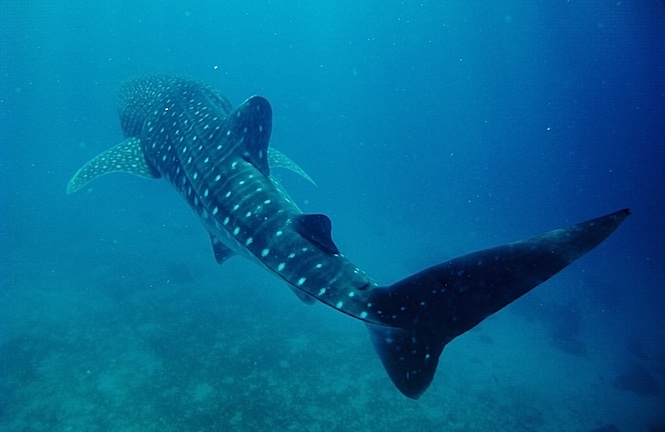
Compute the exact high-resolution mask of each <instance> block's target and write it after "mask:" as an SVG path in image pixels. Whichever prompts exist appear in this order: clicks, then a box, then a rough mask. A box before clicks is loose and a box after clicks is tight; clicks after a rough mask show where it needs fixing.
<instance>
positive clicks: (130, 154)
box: [67, 138, 160, 195]
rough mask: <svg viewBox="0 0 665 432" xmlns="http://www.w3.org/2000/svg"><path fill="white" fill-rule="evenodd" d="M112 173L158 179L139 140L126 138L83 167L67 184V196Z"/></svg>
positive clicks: (157, 174)
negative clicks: (124, 173)
mask: <svg viewBox="0 0 665 432" xmlns="http://www.w3.org/2000/svg"><path fill="white" fill-rule="evenodd" d="M112 172H126V173H130V174H135V175H137V176H141V177H146V178H159V177H160V175H159V173H157V171H155V170H154V169H153V168H151V167H150V165H148V162H147V161H146V160H145V157H144V156H143V149H142V148H141V140H140V139H138V138H127V139H126V140H124V141H122V142H121V143H120V144H118V145H116V146H115V147H111V148H110V149H108V150H106V151H105V152H103V153H101V154H99V155H97V156H95V157H94V158H93V159H92V160H90V161H89V162H88V163H87V164H85V165H83V168H81V169H80V170H78V172H77V173H76V174H74V177H72V179H71V180H70V181H69V183H68V184H67V195H69V194H72V193H74V192H76V191H77V190H79V189H81V188H82V187H83V186H85V185H86V184H87V183H89V182H91V181H93V180H94V179H96V178H97V177H100V176H103V175H104V174H108V173H112Z"/></svg>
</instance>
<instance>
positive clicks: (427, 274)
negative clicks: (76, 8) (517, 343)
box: [67, 76, 629, 399]
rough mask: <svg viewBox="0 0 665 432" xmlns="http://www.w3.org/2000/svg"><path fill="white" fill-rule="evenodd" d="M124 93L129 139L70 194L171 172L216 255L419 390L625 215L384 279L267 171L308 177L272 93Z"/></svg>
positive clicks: (157, 84) (84, 173)
mask: <svg viewBox="0 0 665 432" xmlns="http://www.w3.org/2000/svg"><path fill="white" fill-rule="evenodd" d="M118 100H119V111H120V122H121V126H122V129H123V132H124V134H125V136H126V140H125V141H123V142H122V143H120V144H118V145H117V146H116V147H114V148H113V149H111V150H108V151H107V152H105V153H102V154H101V155H100V156H98V157H97V158H95V159H93V160H92V161H90V162H89V163H88V164H86V166H84V167H83V168H82V169H81V170H79V172H78V173H77V174H76V175H75V176H74V178H73V179H72V180H71V181H70V183H69V185H68V188H67V191H68V193H72V192H74V191H76V190H78V189H80V188H81V187H83V186H84V185H85V184H87V183H88V182H89V181H91V180H93V179H94V178H96V177H98V176H100V175H103V174H105V173H107V172H113V171H125V172H131V173H134V174H138V175H141V176H143V177H152V178H159V177H163V178H165V179H166V180H167V181H169V182H170V183H171V184H172V186H173V187H174V188H175V189H176V190H177V191H178V192H179V193H180V195H181V196H182V197H183V198H184V199H185V200H186V201H187V203H188V204H189V205H190V207H191V208H192V209H193V210H194V212H195V213H196V214H197V215H198V217H199V219H200V220H201V222H202V223H203V225H204V226H205V228H206V230H207V231H208V233H209V234H210V237H211V240H212V245H213V251H214V254H215V258H216V259H217V261H218V262H220V263H222V262H224V261H225V260H226V259H227V258H228V257H230V256H233V255H236V254H237V255H241V256H244V257H246V258H249V259H250V260H252V261H254V262H256V263H258V264H259V265H261V266H263V267H264V268H266V269H267V270H269V271H270V272H272V273H273V274H275V275H276V276H277V277H279V278H280V279H282V280H283V281H284V282H286V283H287V284H288V285H289V286H290V287H291V288H292V289H293V290H294V292H296V293H297V294H298V296H299V297H300V298H301V299H302V300H303V301H305V302H311V301H316V300H318V301H320V302H322V303H324V304H327V305H328V306H330V307H332V308H334V309H336V310H339V311H340V312H343V313H345V314H347V315H350V316H352V317H354V318H357V319H359V320H362V321H363V322H365V323H366V325H367V327H368V329H369V331H370V335H371V340H372V343H373V344H374V347H375V349H376V351H377V353H378V355H379V357H380V358H381V361H382V363H383V365H384V367H385V368H386V371H387V373H388V375H389V376H390V378H391V379H392V381H393V383H394V384H395V385H396V386H397V388H398V389H399V390H400V391H401V392H402V393H404V394H405V395H406V396H408V397H411V398H414V399H415V398H418V397H420V395H422V393H423V392H424V391H425V390H426V389H427V387H428V386H429V384H430V383H431V381H432V379H433V376H434V372H435V370H436V366H437V364H438V360H439V356H440V355H441V352H442V350H443V348H444V346H445V345H446V344H447V343H448V342H450V341H451V340H452V339H453V338H455V337H457V336H459V335H460V334H462V333H464V332H466V331H467V330H469V329H471V328H472V327H474V326H475V325H477V324H478V323H479V322H481V321H482V320H483V319H484V318H486V317H487V316H489V315H491V314H492V313H494V312H496V311H498V310H500V309H501V308H503V307H504V306H506V305H507V304H509V303H510V302H512V301H513V300H515V299H517V298H518V297H520V296H521V295H523V294H525V293H526V292H528V291H530V290H531V289H533V288H534V287H535V286H537V285H539V284H540V283H542V282H544V281H545V280H547V279H548V278H550V277H551V276H553V275H554V274H556V273H557V272H559V271H560V270H561V269H563V268H564V267H566V266H567V265H568V264H570V263H571V262H573V261H574V260H575V259H577V258H579V257H580V256H582V255H584V254H585V253H586V252H588V251H589V250H591V249H592V248H594V247H595V246H596V245H598V244H599V243H600V242H602V241H603V240H604V239H605V238H606V237H607V236H609V235H610V233H612V232H613V231H614V229H616V228H617V227H618V226H619V224H621V222H623V220H624V219H625V218H626V217H627V216H628V214H629V211H628V210H621V211H618V212H615V213H611V214H609V215H606V216H603V217H600V218H597V219H593V220H591V221H588V222H584V223H581V224H577V225H573V226H571V227H568V228H564V229H559V230H555V231H551V232H549V233H545V234H542V235H540V236H536V237H532V238H529V239H526V240H522V241H519V242H515V243H511V244H508V245H504V246H499V247H497V248H493V249H488V250H484V251H480V252H475V253H473V254H469V255H466V256H463V257H459V258H456V259H454V260H451V261H448V262H445V263H442V264H439V265H437V266H434V267H431V268H429V269H426V270H423V271H422V272H419V273H417V274H415V275H412V276H410V277H407V278H405V279H403V280H401V281H398V282H397V283H395V284H393V285H391V286H387V287H380V286H377V284H376V283H375V282H374V281H373V280H372V279H370V278H369V277H368V276H367V275H365V273H364V272H362V271H361V270H360V269H359V268H358V267H356V266H355V265H354V264H353V263H351V262H350V261H349V260H348V259H346V258H345V257H344V255H342V254H341V253H340V252H339V251H338V249H337V247H336V246H335V244H334V243H333V241H332V238H331V235H330V230H331V228H330V226H331V225H330V220H329V219H328V218H327V217H326V216H324V215H305V214H303V213H302V212H301V211H300V210H299V209H298V207H297V206H296V205H295V204H294V203H293V201H292V200H291V198H290V197H289V196H288V194H287V193H286V191H285V190H284V189H283V188H282V187H281V186H280V185H279V184H278V183H276V182H275V181H274V180H273V179H272V178H271V174H270V169H271V161H272V162H273V166H274V165H281V166H287V167H289V168H291V169H293V170H294V171H296V172H299V173H300V174H301V175H303V174H304V177H305V178H308V176H307V175H306V174H305V173H304V171H302V170H300V169H299V167H298V169H294V166H295V167H297V165H295V164H294V163H293V162H292V161H290V159H288V158H282V157H280V154H276V153H272V156H271V150H270V149H269V146H268V144H269V140H270V134H271V130H272V109H271V107H270V104H269V103H268V101H267V100H265V99H263V98H261V97H259V96H254V97H251V98H249V99H247V100H246V101H245V102H244V103H242V104H241V105H240V106H239V107H237V108H236V109H235V110H232V108H231V104H230V103H229V102H228V101H227V100H226V99H225V98H224V97H223V96H222V95H221V94H219V93H218V92H217V91H216V90H214V89H213V88H211V87H209V86H207V85H205V84H202V83H199V82H196V81H193V80H190V79H185V78H181V77H173V76H152V77H147V78H141V79H137V80H133V81H129V82H127V83H126V84H124V85H123V86H122V87H121V88H120V90H119V93H118ZM275 155H277V156H275ZM291 164H292V165H291ZM289 165H291V166H289Z"/></svg>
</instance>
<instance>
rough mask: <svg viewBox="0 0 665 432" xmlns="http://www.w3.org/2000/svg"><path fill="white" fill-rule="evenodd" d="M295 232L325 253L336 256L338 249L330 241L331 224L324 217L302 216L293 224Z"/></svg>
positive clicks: (320, 215) (315, 215) (316, 215)
mask: <svg viewBox="0 0 665 432" xmlns="http://www.w3.org/2000/svg"><path fill="white" fill-rule="evenodd" d="M294 226H295V230H296V232H298V234H300V235H301V236H303V237H304V238H306V239H307V240H309V241H311V242H312V243H314V244H315V245H317V246H319V247H320V248H321V249H323V250H324V251H326V252H329V253H331V254H338V253H339V249H337V246H335V243H333V240H332V235H331V231H332V223H331V222H330V219H329V218H328V216H326V215H322V214H303V215H300V216H298V217H297V218H296V220H295V222H294Z"/></svg>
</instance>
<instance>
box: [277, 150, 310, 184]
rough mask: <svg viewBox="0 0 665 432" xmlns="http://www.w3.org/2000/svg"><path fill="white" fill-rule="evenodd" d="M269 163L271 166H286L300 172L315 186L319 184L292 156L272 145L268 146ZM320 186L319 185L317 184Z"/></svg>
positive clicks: (299, 173) (297, 172)
mask: <svg viewBox="0 0 665 432" xmlns="http://www.w3.org/2000/svg"><path fill="white" fill-rule="evenodd" d="M268 165H270V168H286V169H288V170H291V171H293V172H294V173H296V174H298V175H299V176H301V177H302V178H304V179H305V180H307V181H308V182H310V183H311V184H313V185H314V186H317V184H316V183H315V182H314V180H312V178H311V177H310V176H309V174H307V173H306V172H305V170H304V169H302V168H300V166H299V165H298V164H297V163H295V162H294V161H293V160H291V158H289V157H288V156H287V155H285V154H284V153H282V152H280V151H279V150H277V149H276V148H273V147H270V148H268ZM317 187H318V186H317Z"/></svg>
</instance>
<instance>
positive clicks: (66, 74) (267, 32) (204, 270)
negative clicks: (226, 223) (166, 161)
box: [0, 0, 665, 431]
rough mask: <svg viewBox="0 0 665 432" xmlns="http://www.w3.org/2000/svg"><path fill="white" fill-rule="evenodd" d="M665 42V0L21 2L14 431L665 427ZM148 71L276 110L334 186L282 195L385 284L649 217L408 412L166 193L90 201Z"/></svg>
mask: <svg viewBox="0 0 665 432" xmlns="http://www.w3.org/2000/svg"><path fill="white" fill-rule="evenodd" d="M225 3H228V4H225ZM323 3H325V4H323ZM664 22H665V4H663V2H659V1H643V2H592V3H588V4H587V3H585V2H566V3H562V2H538V3H533V2H529V3H525V2H517V1H514V0H513V1H510V0H503V1H499V2H492V4H491V5H490V4H487V2H475V1H472V2H457V3H445V2H440V1H425V2H401V3H398V2H384V1H381V2H379V1H367V2H360V3H359V2H357V1H353V2H352V1H347V0H342V1H336V2H302V3H301V4H298V3H296V2H280V1H277V0H252V1H243V2H215V1H208V2H204V1H200V2H192V3H191V4H187V2H172V3H168V2H147V1H143V0H138V1H110V2H103V3H99V2H82V1H70V2H61V3H56V2H48V1H31V2H8V1H5V2H3V3H2V4H0V38H1V39H0V76H1V77H2V78H1V79H0V86H1V87H0V88H1V89H2V93H1V94H0V139H1V142H0V176H1V177H0V180H1V183H0V184H1V186H0V194H1V196H0V202H1V204H0V206H1V207H0V218H1V219H0V226H1V232H0V248H1V249H0V252H1V253H2V261H1V263H0V284H1V285H0V430H2V431H5V430H6V431H42V430H43V431H78V430H80V431H89V430H123V431H130V430H136V431H149V430H155V431H175V430H270V431H273V430H293V431H302V430H307V431H324V430H325V431H328V430H340V431H341V430H354V431H357V430H402V431H407V430H409V431H420V430H427V429H429V430H449V431H468V430H473V431H475V430H492V431H497V430H501V431H532V430H542V431H560V430H579V431H594V430H606V431H613V430H620V431H649V430H650V431H660V430H664V428H665V414H663V413H664V412H665V411H664V410H663V409H662V407H663V406H665V394H664V392H665V367H664V366H663V365H665V348H663V347H665V318H664V316H665V314H664V312H665V293H664V289H663V287H664V286H665V272H664V271H663V268H664V265H665V264H664V262H663V261H664V258H665V248H664V247H663V246H662V240H663V229H664V228H665V226H664V223H663V220H665V200H663V198H662V197H663V193H664V192H665V169H664V168H665V79H664V78H663V77H665V43H664V41H665V25H663V23H664ZM150 73H177V74H182V75H188V76H191V77H194V78H196V79H199V80H202V81H205V82H207V83H210V84H211V85H214V86H215V87H217V88H218V89H219V90H220V91H221V92H222V93H224V94H225V95H226V96H227V97H228V98H229V99H230V100H231V101H232V102H233V103H234V104H235V105H237V104H239V103H241V102H242V101H243V100H244V99H245V98H247V97H249V96H251V95H253V94H260V95H262V96H264V97H266V98H267V99H268V100H269V101H270V102H271V104H272V106H273V110H274V116H275V117H274V128H273V137H272V141H271V143H272V145H274V146H275V147H276V148H278V149H280V150H281V151H283V152H284V153H286V154H287V155H289V156H290V157H291V158H292V159H294V160H296V161H297V162H298V163H299V164H300V165H301V166H302V167H303V168H304V169H305V170H306V171H308V172H309V173H310V175H312V177H313V178H314V180H315V181H316V182H317V184H318V187H317V188H315V187H313V186H312V185H310V184H308V183H307V182H305V181H303V180H302V179H300V178H298V177H297V176H295V175H293V174H291V173H288V172H278V173H277V175H278V176H279V177H280V179H281V181H282V182H283V184H284V185H285V186H286V187H287V188H288V190H289V191H290V193H291V195H292V196H293V197H294V198H295V199H296V201H297V203H298V205H299V206H300V207H301V208H302V209H303V210H304V211H306V212H321V213H325V214H327V215H329V216H330V217H331V219H332V220H333V236H334V239H335V242H336V244H337V245H338V246H339V248H340V249H341V250H342V251H343V252H344V253H345V255H346V256H348V257H349V258H351V259H352V260H353V261H354V262H355V263H357V264H358V265H360V266H361V267H362V268H363V269H364V270H365V271H367V272H368V273H369V274H371V275H372V276H374V277H375V278H376V279H377V280H378V281H379V282H381V283H389V282H392V281H395V280H397V279H399V278H402V277H404V276H406V275H408V274H411V273H413V272H415V271H418V270H420V269H422V268H424V267H425V266H427V265H431V264H434V263H437V262H441V261H443V260H445V259H449V258H451V257H454V256H457V255H460V254H464V253H469V252H472V251H474V250H478V249H481V248H485V247H490V246H495V245H499V244H503V243H506V242H509V241H514V240H518V239H521V238H524V237H528V236H531V235H535V234H538V233H541V232H544V231H547V230H550V229H554V228H558V227H562V226H566V225H568V224H572V223H575V222H579V221H582V220H586V219H590V218H592V217H596V216H599V215H601V214H604V213H608V212H610V211H614V210H618V209H620V208H623V207H630V208H631V209H632V210H633V216H631V217H630V218H629V219H628V220H627V221H626V222H625V224H624V225H623V226H621V227H620V229H619V230H618V231H617V232H616V233H615V234H614V235H612V236H611V237H610V238H609V239H608V240H607V241H606V242H605V243H603V244H602V245H600V246H599V247H598V248H597V249H596V250H594V251H592V252H591V253H589V255H588V256H585V257H583V258H582V259H580V261H579V262H576V263H575V264H573V265H572V266H570V268H568V269H566V270H564V271H563V272H562V273H561V274H560V275H557V276H556V277H555V278H553V279H552V280H550V281H548V282H547V283H545V284H544V285H542V286H541V287H538V288H537V289H535V290H534V291H533V292H531V293H530V294H528V295H527V296H525V297H524V298H522V299H520V300H518V301H517V302H515V303H514V304H513V305H511V306H509V307H508V308H506V309H505V310H503V311H501V312H499V313H497V314H496V315H494V316H492V317H491V318H489V319H487V320H486V321H485V322H483V323H481V324H480V325H479V326H478V327H477V328H475V329H473V330H472V331H470V332H468V333H467V334H465V335H463V336H461V337H459V338H458V339H456V340H455V341H454V342H452V343H451V344H450V345H448V346H447V348H446V350H445V352H444V354H443V356H442V359H441V363H440V365H439V368H438V371H437V375H436V377H435V380H434V382H433V384H432V386H431V388H430V389H429V390H428V392H427V393H426V394H425V395H424V396H423V397H422V398H421V399H420V400H418V401H412V400H409V399H407V398H405V397H404V396H402V395H401V394H400V393H399V392H398V391H397V390H396V389H395V388H394V387H393V386H392V384H391V382H390V380H389V379H388V378H387V376H386V375H385V372H384V371H383V369H382V367H381V365H380V363H379V361H378V359H377V358H376V356H375V354H374V353H373V350H372V348H371V346H370V344H369V339H368V337H367V335H366V334H365V333H366V332H365V330H364V328H363V326H362V325H360V324H359V323H358V322H356V321H354V320H352V319H350V318H348V317H345V316H342V315H341V314H339V313H336V312H335V311H333V310H330V309H328V308H326V307H324V306H322V305H316V306H313V307H306V306H305V305H302V304H301V303H300V302H299V301H298V300H297V299H296V298H295V297H294V296H293V295H292V294H291V293H290V292H289V290H288V289H286V288H285V287H284V286H283V284H281V283H280V282H279V281H277V280H276V279H274V278H272V277H271V276H270V275H268V274H265V273H264V272H262V271H260V270H259V269H258V268H257V267H255V266H253V265H252V264H250V263H247V262H244V261H242V260H241V259H233V260H231V261H229V262H228V263H226V264H225V265H224V266H222V267H220V266H218V265H217V264H216V263H215V261H214V258H213V256H212V252H211V248H210V245H209V242H208V238H207V235H206V234H205V231H204V230H203V228H202V227H201V226H200V225H199V222H198V221H197V220H196V218H195V217H194V215H193V214H191V211H190V210H189V209H188V208H187V206H186V205H185V203H184V202H181V200H180V199H179V197H178V196H177V195H176V194H175V193H173V191H171V190H170V188H169V187H168V185H167V183H166V182H164V181H150V180H145V179H140V178H134V177H131V176H129V175H126V174H116V175H109V176H106V177H103V178H101V179H98V180H96V181H95V182H94V183H91V184H90V185H89V186H88V187H86V188H85V189H84V190H81V191H79V192H78V193H77V194H75V195H72V196H66V195H65V186H66V184H67V182H68V180H69V179H70V178H71V176H72V175H73V174H74V173H75V172H76V170H77V169H78V168H79V167H80V166H81V165H83V164H84V163H85V162H86V161H87V160H89V159H90V158H92V157H94V156H95V155H96V154H98V153H100V152H101V151H103V150H105V149H107V148H109V147H111V146H112V145H114V144H115V143H117V142H119V141H120V140H121V139H122V135H121V131H120V127H119V124H118V119H117V113H116V110H115V100H114V90H115V89H116V88H117V86H118V85H119V84H120V83H121V82H123V81H124V80H126V79H128V78H132V77H136V76H140V75H144V74H150Z"/></svg>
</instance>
